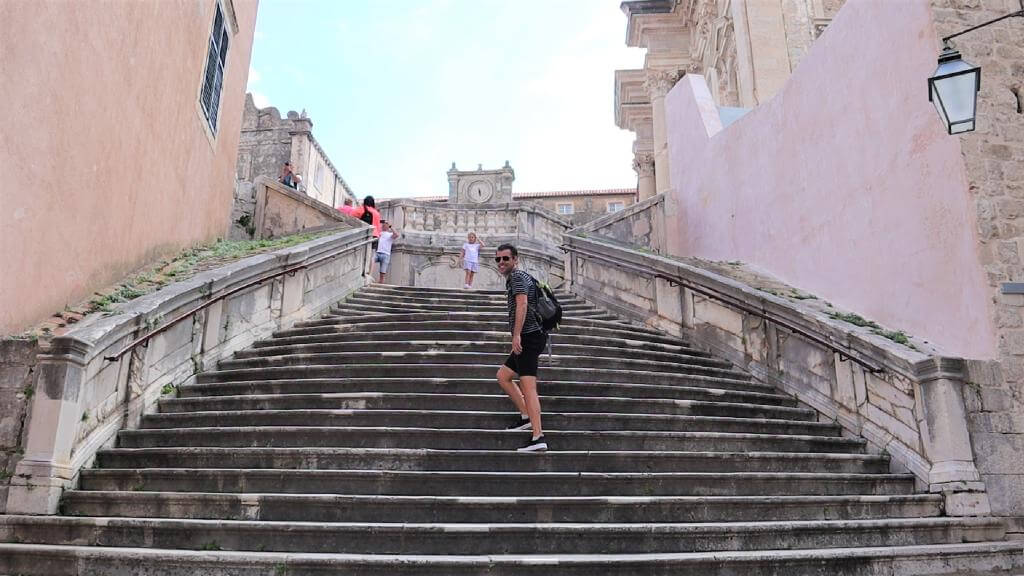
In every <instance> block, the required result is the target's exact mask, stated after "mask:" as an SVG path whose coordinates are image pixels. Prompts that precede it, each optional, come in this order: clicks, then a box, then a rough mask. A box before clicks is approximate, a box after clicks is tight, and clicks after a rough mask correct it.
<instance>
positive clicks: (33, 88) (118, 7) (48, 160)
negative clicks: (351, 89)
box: [0, 0, 258, 334]
mask: <svg viewBox="0 0 1024 576" xmlns="http://www.w3.org/2000/svg"><path fill="white" fill-rule="evenodd" d="M228 4H233V6H234V12H235V15H236V17H237V22H238V32H237V33H235V34H232V35H231V36H230V48H229V50H228V57H227V64H226V68H225V78H224V88H223V92H222V95H221V107H220V115H219V116H220V118H219V124H220V125H219V127H218V134H217V135H216V137H211V136H210V135H208V132H207V128H206V126H205V124H206V120H205V119H204V117H203V114H202V111H201V108H200V106H199V103H198V102H199V93H200V90H201V87H202V81H203V71H204V68H205V61H206V56H207V46H208V45H209V34H210V28H211V26H212V22H213V14H214V0H191V1H180V0H179V1H172V0H166V1H161V2H105V3H103V4H102V8H101V7H100V6H99V5H97V4H96V3H93V2H67V1H65V0H39V1H36V2H32V3H31V4H30V3H28V2H0V54H2V55H3V56H2V57H0V77H3V78H5V79H6V81H4V82H2V83H0V102H2V103H3V104H2V106H3V110H4V111H5V113H4V115H3V128H2V130H0V173H3V174H4V185H3V186H2V187H0V246H2V248H0V334H2V333H10V332H14V331H18V330H21V329H23V328H25V327H27V326H28V325H30V324H32V323H34V322H35V321H37V320H39V319H41V318H43V317H45V316H47V315H49V314H52V313H53V312H54V311H57V310H60V309H62V308H63V307H64V305H65V304H66V303H68V302H72V301H75V300H78V299H81V298H83V297H87V296H88V295H89V294H90V293H91V292H92V291H93V290H95V289H96V288H98V287H100V286H103V285H105V284H108V283H110V282H113V281H116V280H117V279H119V278H120V277H121V276H123V275H124V274H125V273H126V272H129V271H130V270H132V269H133V268H135V267H137V266H139V265H140V264H143V263H144V262H146V261H147V260H152V259H154V258H156V257H158V256H161V255H164V254H168V253H170V252H172V251H174V250H177V249H178V248H180V247H182V246H187V245H189V244H192V243H195V242H201V241H204V240H211V239H213V238H216V237H218V236H223V235H224V234H225V232H226V226H225V224H226V222H227V221H228V214H229V211H230V209H231V202H232V190H233V184H234V171H235V154H236V149H237V145H238V134H239V128H240V122H241V118H242V105H243V101H244V98H245V84H246V79H247V75H248V72H249V57H250V52H251V49H252V40H253V30H254V28H255V22H256V11H257V5H258V2H257V0H231V1H227V0H226V1H225V5H228Z"/></svg>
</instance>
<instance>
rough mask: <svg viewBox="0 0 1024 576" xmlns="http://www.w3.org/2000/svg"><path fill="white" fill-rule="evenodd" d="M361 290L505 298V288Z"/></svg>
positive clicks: (387, 287)
mask: <svg viewBox="0 0 1024 576" xmlns="http://www.w3.org/2000/svg"><path fill="white" fill-rule="evenodd" d="M360 291H361V292H377V293H383V294H408V295H410V296H422V295H424V294H436V295H438V296H439V297H447V298H453V297H459V296H462V295H466V296H474V295H475V296H481V297H487V298H498V297H501V298H504V297H505V291H504V290H477V289H476V288H473V289H471V290H466V289H464V288H428V287H425V286H398V285H395V284H370V285H369V286H366V287H364V288H363V289H362V290H360ZM555 294H556V295H557V294H566V292H560V291H558V290H556V291H555Z"/></svg>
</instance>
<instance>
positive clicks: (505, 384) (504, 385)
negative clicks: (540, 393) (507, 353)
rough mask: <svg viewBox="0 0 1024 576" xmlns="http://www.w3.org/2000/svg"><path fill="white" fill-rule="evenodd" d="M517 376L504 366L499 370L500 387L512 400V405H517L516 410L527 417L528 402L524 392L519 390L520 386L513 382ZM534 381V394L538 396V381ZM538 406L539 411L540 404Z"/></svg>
mask: <svg viewBox="0 0 1024 576" xmlns="http://www.w3.org/2000/svg"><path fill="white" fill-rule="evenodd" d="M515 376H516V373H515V372H513V371H512V369H511V368H509V367H508V366H502V367H501V368H498V385H499V386H501V389H502V390H504V391H505V394H508V397H509V398H511V399H512V403H513V404H515V405H516V409H517V410H519V414H520V415H521V416H523V417H526V416H527V415H528V413H527V411H526V401H525V400H524V399H523V392H522V391H521V390H519V386H516V383H515V382H513V381H512V379H513V378H515ZM533 380H534V394H536V390H537V386H536V380H537V379H536V378H534V379H533ZM537 406H538V411H539V408H540V404H539V403H538V405H537Z"/></svg>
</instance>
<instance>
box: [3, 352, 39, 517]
mask: <svg viewBox="0 0 1024 576" xmlns="http://www.w3.org/2000/svg"><path fill="white" fill-rule="evenodd" d="M38 351H39V344H38V342H37V341H36V340H0V514H3V513H4V511H5V510H6V509H7V487H8V485H9V484H10V482H11V477H13V476H14V469H15V466H17V464H18V461H19V460H20V459H21V455H22V453H23V451H24V444H23V441H24V434H23V432H24V429H25V425H26V418H27V417H28V409H29V405H30V403H31V401H32V396H33V395H34V394H35V376H36V354H37V353H38Z"/></svg>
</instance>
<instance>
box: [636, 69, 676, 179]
mask: <svg viewBox="0 0 1024 576" xmlns="http://www.w3.org/2000/svg"><path fill="white" fill-rule="evenodd" d="M678 80H679V73H678V72H665V71H663V70H648V71H647V79H646V80H645V81H644V87H645V88H646V89H647V93H648V95H649V96H650V98H651V112H652V113H653V115H654V181H655V190H656V191H657V192H658V193H661V192H665V191H666V190H668V189H669V188H670V187H671V185H672V183H671V182H670V181H669V169H668V125H667V123H666V122H665V95H666V94H668V91H669V90H671V89H672V87H673V86H675V84H676V82H677V81H678Z"/></svg>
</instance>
